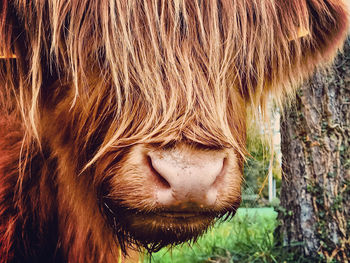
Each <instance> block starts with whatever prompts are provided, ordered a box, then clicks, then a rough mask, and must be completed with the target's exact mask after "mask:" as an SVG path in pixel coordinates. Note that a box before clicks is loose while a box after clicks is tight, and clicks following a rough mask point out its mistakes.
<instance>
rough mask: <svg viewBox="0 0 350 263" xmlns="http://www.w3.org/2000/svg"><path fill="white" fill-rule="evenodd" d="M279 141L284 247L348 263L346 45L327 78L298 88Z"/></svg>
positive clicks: (349, 69)
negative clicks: (293, 245) (292, 246)
mask: <svg viewBox="0 0 350 263" xmlns="http://www.w3.org/2000/svg"><path fill="white" fill-rule="evenodd" d="M281 137H282V138H281V139H282V140H281V150H282V155H283V161H282V169H283V173H284V177H283V182H282V187H281V206H282V209H281V211H283V212H280V214H279V218H280V219H281V221H282V225H281V230H282V231H281V232H282V234H283V241H284V244H285V245H292V244H293V243H294V244H295V242H296V243H297V244H302V245H300V246H296V248H297V250H298V252H299V253H303V254H304V255H305V256H306V257H316V258H318V259H319V261H322V262H331V261H332V259H333V261H332V262H349V258H350V147H349V146H350V39H348V41H347V44H346V45H345V48H344V53H343V54H341V55H339V56H338V58H337V59H336V62H335V65H334V67H333V68H332V70H331V72H328V73H324V72H323V73H321V72H318V73H316V74H315V75H314V77H313V78H312V79H311V80H310V81H309V82H308V83H306V84H305V85H303V86H302V87H301V89H300V90H299V92H298V93H297V96H296V102H295V104H293V106H292V107H291V108H289V109H288V110H286V112H285V115H284V117H282V121H281ZM300 242H301V243H300Z"/></svg>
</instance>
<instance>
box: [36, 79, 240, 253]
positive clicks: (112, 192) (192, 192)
mask: <svg viewBox="0 0 350 263" xmlns="http://www.w3.org/2000/svg"><path fill="white" fill-rule="evenodd" d="M92 82H93V81H92ZM99 85H108V84H106V83H103V84H96V83H93V84H91V85H89V87H90V88H91V94H90V96H86V97H84V98H83V99H81V98H78V99H77V101H76V102H75V105H74V107H73V108H71V106H70V103H71V99H72V98H71V97H70V94H72V93H73V92H72V90H73V89H72V88H71V86H69V85H68V86H65V85H61V86H60V90H64V91H63V92H62V94H61V95H59V93H60V92H58V94H57V97H56V96H53V97H51V98H50V99H49V103H45V106H43V107H42V120H41V123H42V125H41V128H40V134H41V136H42V137H43V140H44V141H46V142H48V145H49V147H50V148H51V149H55V151H56V152H54V155H55V156H56V157H57V158H58V159H59V163H61V165H62V169H64V170H67V172H66V173H71V172H70V170H71V168H67V167H74V170H75V171H77V174H76V175H74V174H72V175H71V176H70V177H71V178H69V179H67V178H64V179H62V180H63V182H62V185H63V184H66V185H67V187H73V188H76V189H77V190H78V191H80V192H81V195H82V196H85V195H86V196H91V199H94V200H95V202H96V205H97V206H95V207H94V209H96V207H98V209H99V211H100V214H99V215H98V216H100V217H103V218H104V220H105V222H106V224H107V225H108V228H109V229H110V231H112V232H113V234H114V235H116V237H117V238H118V239H119V241H120V243H121V244H124V241H128V242H131V243H136V244H137V245H142V246H145V247H147V248H148V249H149V250H151V251H152V250H157V249H159V248H161V247H163V246H165V245H168V244H178V243H181V242H184V241H188V240H195V239H196V238H197V237H198V236H199V235H201V234H202V233H203V232H205V230H206V229H207V228H208V227H209V226H210V225H212V224H213V222H214V219H216V218H218V217H224V216H230V215H234V213H235V211H236V209H237V208H238V206H239V204H240V186H241V181H242V166H243V156H242V151H244V142H245V118H244V117H242V118H240V119H237V118H235V117H234V116H233V113H235V114H236V116H244V115H245V104H244V100H243V98H242V96H240V95H239V94H238V93H237V92H236V91H235V90H234V89H232V92H231V94H232V97H227V98H225V101H224V102H223V104H224V105H225V107H222V106H220V105H218V106H217V107H218V108H219V111H218V109H215V108H213V109H209V106H208V105H206V104H207V103H208V101H210V100H211V98H210V97H211V96H214V94H213V93H214V92H212V94H210V92H208V91H207V93H206V96H205V98H204V97H203V98H198V99H197V101H196V102H195V103H196V105H194V106H193V108H191V111H192V112H191V113H187V114H188V115H187V116H184V110H183V108H185V107H188V105H186V104H185V103H183V101H185V100H186V98H184V97H180V96H181V94H178V91H177V89H176V88H174V89H173V90H172V92H174V93H176V97H179V98H178V101H176V98H174V100H175V102H176V103H177V105H176V107H174V110H173V111H172V112H171V115H169V119H170V120H168V121H167V122H165V123H164V124H162V121H161V119H162V118H164V116H158V118H159V119H160V120H159V121H158V122H157V118H156V119H155V120H154V123H153V124H152V125H149V126H148V127H147V130H145V132H144V133H141V135H138V133H139V132H140V131H139V130H141V131H142V130H143V129H145V126H147V125H148V124H147V123H145V124H143V122H144V121H145V120H147V119H148V118H150V116H149V114H150V112H152V110H153V109H148V110H146V109H147V106H145V104H146V103H147V101H146V100H143V99H140V97H139V96H142V95H140V94H139V93H136V91H131V92H132V93H134V92H135V94H132V96H135V97H134V98H133V101H135V103H134V104H132V105H128V106H126V107H127V108H128V111H126V112H124V113H123V114H125V116H122V117H121V118H125V120H122V119H119V118H117V117H116V116H115V115H116V114H117V113H116V109H117V106H116V103H115V102H114V103H113V101H114V99H110V98H109V97H105V98H101V100H102V101H103V102H100V103H101V104H99V103H97V102H96V101H98V98H100V97H103V96H106V95H103V94H100V93H99V92H96V91H95V89H97V91H98V90H99V87H101V86H99ZM109 87H110V88H108V87H104V88H105V89H107V90H109V89H112V90H113V86H109ZM225 90H226V88H225V87H222V88H221V89H219V90H218V91H216V92H218V93H221V92H224V91H225ZM154 92H158V91H157V90H155V91H154ZM200 92H203V93H204V90H202V88H201V87H197V88H196V93H200ZM219 95H221V94H219ZM233 95H234V96H233ZM112 98H113V97H112ZM191 99H192V98H191ZM104 100H109V102H108V103H106V102H105V101H104ZM230 100H232V102H230ZM171 103H172V102H171V101H169V104H171ZM165 105H168V104H165ZM104 107H108V109H109V111H108V110H106V109H105V108H104ZM154 107H159V106H158V105H154ZM205 107H208V111H205V110H204V109H205ZM162 110H163V111H166V109H165V110H164V109H162ZM228 116H230V117H228ZM208 120H211V122H209V121H208ZM123 122H126V124H125V123H123ZM225 124H226V125H227V126H225ZM123 125H125V128H124V130H123ZM126 125H127V126H126ZM162 125H163V126H162ZM96 126H97V127H96ZM225 129H227V130H226V132H227V133H228V135H227V136H226V137H225V135H224V131H225ZM154 131H156V132H154ZM118 133H122V135H120V138H119V140H118V141H115V140H112V138H113V137H114V136H115V135H116V134H118ZM125 133H126V134H125ZM150 134H151V135H152V136H150ZM233 135H234V136H233ZM135 138H136V139H135ZM229 138H231V139H232V141H234V142H236V143H237V142H239V145H240V148H235V146H234V145H232V144H230V141H229ZM111 140H112V141H113V142H114V143H113V144H112V145H110V146H107V147H108V148H107V149H106V150H103V151H102V154H101V156H99V158H98V159H97V160H96V162H94V163H93V165H91V166H90V167H88V168H86V170H84V168H85V165H86V164H87V161H90V160H91V158H93V156H94V155H96V153H97V154H98V151H99V149H101V148H103V147H104V145H105V144H106V142H107V143H108V142H110V141H111ZM82 170H83V172H82V173H81V174H80V175H79V171H82ZM64 177H66V175H64ZM75 202H77V201H75ZM89 209H90V208H89Z"/></svg>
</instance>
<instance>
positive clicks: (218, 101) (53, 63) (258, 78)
mask: <svg viewBox="0 0 350 263" xmlns="http://www.w3.org/2000/svg"><path fill="white" fill-rule="evenodd" d="M0 8H1V10H0V54H2V55H3V56H4V57H5V58H7V59H2V60H1V61H0V86H1V91H0V103H1V104H0V106H1V111H0V130H1V131H0V135H1V136H0V138H1V139H0V148H1V149H0V156H1V157H0V218H1V223H0V247H1V248H0V257H1V258H2V259H0V261H1V260H2V262H5V261H7V260H10V259H11V258H12V257H13V256H14V252H15V253H17V252H18V251H22V252H21V253H22V254H21V255H22V256H23V258H25V257H26V256H28V255H32V256H33V254H31V253H32V252H31V251H30V250H31V249H32V246H29V245H28V243H30V242H31V243H32V244H34V245H36V246H41V247H45V246H46V244H44V243H45V242H46V243H47V247H49V248H48V252H47V253H48V254H50V253H51V254H50V255H51V256H52V255H61V256H62V257H63V258H65V259H68V261H70V262H78V261H79V262H80V261H82V262H86V261H94V262H106V261H108V260H112V259H113V258H115V257H118V255H117V254H118V251H117V248H116V246H115V243H114V242H115V237H114V236H115V235H116V236H117V237H118V238H119V239H118V238H117V239H118V240H119V245H120V246H122V247H124V240H126V241H129V242H134V243H137V240H134V239H133V237H128V236H126V237H125V235H127V234H126V233H119V232H118V231H117V230H116V229H114V231H115V232H117V233H110V232H109V231H110V228H109V227H108V224H107V223H106V220H105V217H104V216H103V215H101V214H103V213H106V211H105V209H106V208H104V209H101V207H100V203H99V198H101V196H100V194H101V192H100V191H104V190H101V189H104V187H106V188H108V191H110V192H111V193H114V194H115V195H116V196H124V195H125V196H128V198H127V201H125V200H124V201H125V202H126V204H127V205H128V206H132V207H133V208H137V209H144V210H152V209H154V207H155V204H154V203H152V202H151V201H149V200H151V197H148V196H147V193H145V192H140V191H139V190H138V189H137V185H138V184H142V183H145V184H147V182H143V181H142V182H141V183H140V182H135V180H134V181H132V182H131V183H130V182H129V181H127V182H125V184H124V185H127V187H125V188H122V187H121V186H120V184H121V183H122V182H123V181H122V179H123V178H124V179H125V177H122V176H121V177H120V178H122V179H120V180H121V181H117V182H114V183H113V182H112V183H111V181H110V177H111V173H112V171H113V172H114V170H113V169H116V168H115V167H118V169H119V170H118V171H119V172H120V170H122V168H120V167H121V166H122V164H123V165H125V166H124V167H129V166H127V165H131V167H134V166H132V164H130V162H131V161H130V160H132V157H130V156H131V155H132V154H131V150H130V149H131V148H132V147H133V146H134V145H140V144H147V145H158V146H159V145H160V146H167V147H169V145H173V144H177V143H180V142H181V143H188V144H190V145H205V146H206V147H211V148H217V147H221V148H228V149H232V151H233V152H234V154H235V156H237V158H238V159H239V160H240V161H239V166H241V165H242V159H243V158H244V154H245V146H244V144H245V125H246V123H245V119H246V109H247V107H251V108H252V109H253V111H255V112H264V110H265V107H266V102H267V100H268V98H270V97H271V95H272V96H273V97H275V98H276V99H277V100H280V98H281V97H282V96H283V95H285V94H289V93H290V92H291V91H292V90H293V89H294V87H296V85H297V84H298V83H300V82H301V81H302V80H303V79H304V78H305V77H307V76H309V75H310V74H311V73H312V72H313V71H314V69H315V67H316V66H317V65H319V64H324V63H327V62H329V61H331V60H332V58H333V56H334V55H335V52H336V50H337V49H338V48H340V47H341V45H342V42H343V41H344V38H345V35H346V28H347V26H348V15H347V13H346V8H345V3H344V1H340V0H289V1H282V0H266V1H255V0H242V1H232V0H220V1H192V0H189V1H185V0H180V1H160V0H144V1H134V0H130V1H116V0H72V1H65V0H56V1H53V0H18V1H2V2H1V6H0ZM301 31H303V32H307V34H306V35H303V36H302V37H300V32H301ZM13 54H14V55H15V56H16V59H13V58H10V57H13ZM133 149H136V148H133ZM134 157H135V156H134ZM135 158H137V156H136V157H135ZM111 164H113V165H115V166H112V167H111ZM18 168H19V171H18ZM232 169H236V170H237V171H238V170H239V168H232ZM106 171H107V172H106ZM106 178H108V180H107V179H106ZM124 179H123V180H124ZM106 180H107V181H108V182H109V183H108V184H107V186H106ZM125 180H126V179H125ZM129 183H130V184H129ZM239 184H240V179H237V181H235V184H233V183H232V187H231V188H230V189H231V193H227V196H228V197H227V199H224V198H223V199H222V200H221V199H220V200H219V201H218V203H219V204H218V206H219V207H221V209H223V208H224V207H226V206H228V203H229V201H230V202H232V201H233V200H235V201H234V202H236V203H238V202H239V201H238V196H239ZM120 189H123V191H124V192H123V193H120V191H122V190H120ZM130 200H134V201H130ZM86 204H88V207H87V206H86ZM229 206H230V205H229ZM218 209H219V208H218ZM101 210H102V213H101ZM229 210H230V209H228V210H227V211H229ZM225 211H226V210H225ZM220 213H221V212H220ZM222 213H223V212H222ZM223 214H224V213H223ZM57 217H58V218H59V220H58V219H57ZM54 225H57V227H56V228H55V227H53V229H52V226H54ZM37 230H38V231H39V233H38V235H36V237H35V238H34V240H33V238H32V237H31V236H30V234H28V233H30V231H37ZM45 231H50V233H54V234H52V236H53V238H52V240H51V239H50V238H48V239H47V238H46V239H44V238H41V237H42V236H44V235H45ZM63 232H64V234H63ZM199 234H200V233H199ZM118 235H119V236H118ZM19 236H22V237H23V242H22V241H19V238H18V237H19ZM55 236H57V237H58V239H54V237H55ZM191 238H192V237H191V236H189V237H188V238H186V239H191ZM43 240H45V241H43ZM180 241H182V240H180ZM50 242H51V243H50ZM55 243H56V246H55V245H54V244H55ZM168 243H176V242H175V241H171V242H168V241H166V242H163V243H162V242H160V244H153V246H154V247H156V248H158V247H160V246H163V245H167V244H168ZM137 244H138V245H144V244H143V243H142V242H141V243H137ZM50 245H52V246H50ZM146 245H147V244H146ZM52 247H55V249H53V251H52ZM28 250H29V251H28ZM43 250H44V249H43ZM43 250H42V251H43ZM55 253H56V254H55ZM21 255H20V256H17V257H18V258H21ZM34 256H38V255H34ZM57 257H58V256H57ZM57 257H56V260H58V259H57ZM48 258H49V257H48Z"/></svg>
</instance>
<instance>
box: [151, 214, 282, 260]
mask: <svg viewBox="0 0 350 263" xmlns="http://www.w3.org/2000/svg"><path fill="white" fill-rule="evenodd" d="M276 217H277V213H276V212H275V211H274V210H273V208H240V209H238V211H237V214H236V216H235V217H234V218H233V219H232V220H230V221H228V222H221V223H218V224H216V225H215V227H214V228H213V229H211V230H210V231H208V233H207V234H206V235H204V236H203V237H202V238H200V239H199V241H198V242H197V243H195V244H192V246H191V247H190V246H189V245H183V246H180V247H176V248H174V249H172V250H170V251H169V249H166V248H165V249H162V250H161V251H159V252H157V253H154V254H152V258H151V262H153V263H183V262H190V263H192V262H193V263H197V262H198V263H199V262H225V263H226V262H283V261H285V260H284V259H283V261H280V260H282V257H285V256H287V255H283V252H282V255H281V251H280V250H278V249H277V247H276V242H275V240H274V238H273V231H274V229H275V227H276V225H277V220H276ZM144 262H150V261H149V258H148V259H145V261H144Z"/></svg>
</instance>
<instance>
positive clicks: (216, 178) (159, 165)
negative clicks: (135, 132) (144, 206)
mask: <svg viewBox="0 0 350 263" xmlns="http://www.w3.org/2000/svg"><path fill="white" fill-rule="evenodd" d="M148 157H149V160H150V166H151V169H152V170H153V174H154V176H157V177H158V179H160V180H158V182H161V183H158V184H157V185H156V194H157V201H158V202H159V203H160V204H161V205H165V206H185V207H186V205H188V204H191V205H193V204H195V205H199V206H206V207H207V206H211V205H214V203H215V201H216V197H217V192H218V186H219V182H220V178H222V177H223V176H224V173H225V171H224V170H225V169H224V160H225V156H224V154H223V153H217V152H212V151H203V150H202V151H194V150H189V149H186V148H175V149H173V150H169V151H167V150H164V151H163V150H161V151H152V152H150V153H148Z"/></svg>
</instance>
